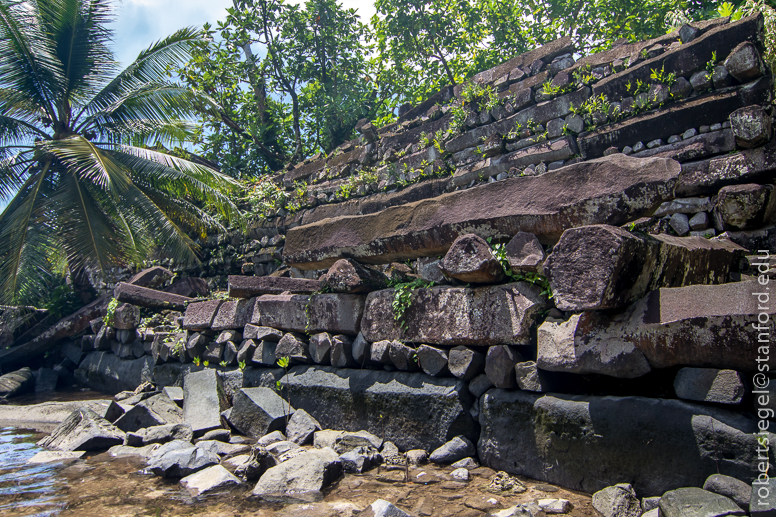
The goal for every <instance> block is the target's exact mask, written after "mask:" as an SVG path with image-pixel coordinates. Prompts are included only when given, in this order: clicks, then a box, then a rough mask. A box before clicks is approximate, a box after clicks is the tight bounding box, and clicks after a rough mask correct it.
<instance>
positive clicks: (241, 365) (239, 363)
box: [237, 361, 247, 371]
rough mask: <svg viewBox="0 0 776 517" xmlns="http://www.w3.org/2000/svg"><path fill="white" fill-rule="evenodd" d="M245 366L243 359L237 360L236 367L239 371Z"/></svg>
mask: <svg viewBox="0 0 776 517" xmlns="http://www.w3.org/2000/svg"><path fill="white" fill-rule="evenodd" d="M246 366H247V364H246V363H245V361H239V362H238V363H237V367H238V368H239V369H240V371H243V370H245V367H246Z"/></svg>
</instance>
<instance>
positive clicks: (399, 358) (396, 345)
mask: <svg viewBox="0 0 776 517" xmlns="http://www.w3.org/2000/svg"><path fill="white" fill-rule="evenodd" d="M388 357H389V358H390V360H391V364H393V365H394V366H395V367H396V368H397V369H398V370H401V371H403V372H415V371H417V370H418V361H417V355H416V353H415V349H413V348H410V347H408V346H407V345H405V344H404V343H401V342H400V341H391V344H390V345H388Z"/></svg>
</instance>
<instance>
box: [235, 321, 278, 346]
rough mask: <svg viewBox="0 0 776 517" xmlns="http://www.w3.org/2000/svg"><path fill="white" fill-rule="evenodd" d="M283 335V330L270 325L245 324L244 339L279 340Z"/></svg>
mask: <svg viewBox="0 0 776 517" xmlns="http://www.w3.org/2000/svg"><path fill="white" fill-rule="evenodd" d="M282 337H283V331H281V330H276V329H273V328H270V327H257V326H256V325H250V324H248V325H245V328H244V329H243V339H255V340H256V341H260V340H266V341H275V342H278V341H280V339H281V338H282Z"/></svg>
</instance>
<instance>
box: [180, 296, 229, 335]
mask: <svg viewBox="0 0 776 517" xmlns="http://www.w3.org/2000/svg"><path fill="white" fill-rule="evenodd" d="M222 303H224V301H223V300H208V301H206V302H195V303H190V304H189V305H188V306H187V307H186V313H185V314H184V316H183V328H184V329H186V330H208V329H209V328H210V327H211V326H212V325H213V319H215V317H216V314H217V313H218V309H219V308H220V307H221V304H222Z"/></svg>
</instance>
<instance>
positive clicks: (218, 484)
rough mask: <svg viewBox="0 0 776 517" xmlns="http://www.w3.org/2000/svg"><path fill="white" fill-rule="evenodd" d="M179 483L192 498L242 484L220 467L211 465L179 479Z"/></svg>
mask: <svg viewBox="0 0 776 517" xmlns="http://www.w3.org/2000/svg"><path fill="white" fill-rule="evenodd" d="M180 483H181V485H183V487H184V488H186V490H188V491H189V493H190V494H191V495H192V496H193V497H196V496H199V495H204V494H210V493H213V492H220V491H224V490H228V489H230V488H233V487H235V486H239V485H241V484H242V482H241V481H240V480H239V479H238V478H237V477H235V476H234V475H232V473H230V472H229V471H228V470H226V469H225V468H224V467H222V466H221V465H213V466H212V467H208V468H206V469H203V470H200V471H199V472H196V473H194V474H189V475H188V476H186V477H184V478H183V479H181V481H180Z"/></svg>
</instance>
